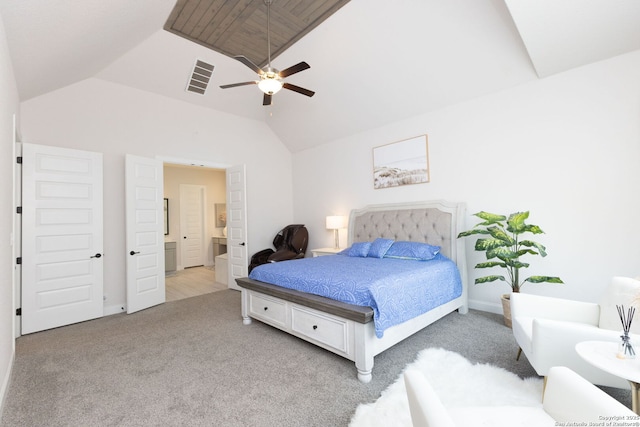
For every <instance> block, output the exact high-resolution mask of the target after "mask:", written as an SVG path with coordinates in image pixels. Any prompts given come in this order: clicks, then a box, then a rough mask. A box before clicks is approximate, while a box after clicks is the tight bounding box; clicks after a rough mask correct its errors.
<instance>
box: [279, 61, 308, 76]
mask: <svg viewBox="0 0 640 427" xmlns="http://www.w3.org/2000/svg"><path fill="white" fill-rule="evenodd" d="M307 68H311V66H310V65H309V64H307V63H306V62H304V61H302V62H300V63H299V64H296V65H293V66H291V67H289V68H287V69H284V70H282V71H280V77H282V78H285V77H287V76H290V75H291V74H295V73H299V72H300V71H304V70H306V69H307Z"/></svg>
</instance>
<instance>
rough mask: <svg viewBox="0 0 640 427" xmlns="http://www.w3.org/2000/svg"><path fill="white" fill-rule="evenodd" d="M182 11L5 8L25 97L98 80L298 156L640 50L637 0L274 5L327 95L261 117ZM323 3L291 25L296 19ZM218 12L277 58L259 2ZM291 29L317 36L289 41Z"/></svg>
mask: <svg viewBox="0 0 640 427" xmlns="http://www.w3.org/2000/svg"><path fill="white" fill-rule="evenodd" d="M189 1H192V0H189ZM180 2H182V0H180V1H179V2H178V3H176V0H135V1H131V0H109V1H104V0H82V1H80V0H29V1H24V0H2V1H0V15H1V17H2V19H3V21H4V26H5V32H6V35H7V40H8V44H9V50H10V54H11V59H12V63H13V66H14V71H15V75H16V80H17V84H18V89H19V92H20V98H21V100H22V101H26V100H29V99H31V98H34V97H37V96H40V95H43V94H45V93H47V92H50V91H54V90H57V89H60V88H63V87H65V86H68V85H71V84H74V83H76V82H79V81H81V80H84V79H88V78H98V79H103V80H106V81H110V82H113V83H117V84H121V85H125V86H129V87H132V88H135V89H138V90H143V91H148V92H152V93H156V94H159V95H162V96H167V97H171V98H174V99H177V100H180V101H184V102H189V103H193V104H196V105H199V106H202V107H206V108H210V109H212V110H219V111H223V112H227V113H230V114H235V115H240V116H243V117H247V118H250V119H254V120H260V121H264V122H266V123H267V124H268V126H270V128H271V129H272V130H273V132H274V133H275V134H277V135H278V136H279V137H280V139H281V140H282V141H283V143H284V144H286V145H287V146H288V147H289V149H290V150H291V151H292V152H296V151H300V150H304V149H307V148H311V147H313V146H315V145H318V144H322V143H326V142H329V141H332V140H336V139H340V138H343V137H346V136H348V135H351V134H354V133H358V132H362V131H364V130H368V129H373V128H375V127H378V126H381V125H384V124H388V123H392V122H397V121H400V120H402V119H404V118H408V117H411V116H415V115H417V114H422V113H426V112H429V111H434V110H438V109H442V108H445V107H447V106H449V105H453V104H455V103H459V102H464V101H466V100H469V99H471V98H475V97H478V96H482V95H485V94H489V93H492V92H496V91H500V90H504V89H507V88H510V87H513V86H516V85H519V84H523V83H526V82H529V81H532V80H535V79H539V78H552V77H553V75H554V74H557V73H561V72H564V71H567V70H570V69H572V68H576V67H580V66H583V65H586V64H589V63H593V62H596V61H600V60H604V59H608V58H611V57H613V56H616V55H620V54H624V53H627V52H631V51H635V50H638V49H640V2H639V1H637V0H613V1H612V0H447V1H441V0H398V1H394V2H391V1H385V0H351V1H348V2H347V1H329V2H325V1H320V0H274V3H273V6H272V17H271V19H272V23H273V24H272V25H273V27H272V37H273V39H274V41H277V43H279V44H281V46H284V47H285V49H284V51H282V52H276V53H278V55H277V58H275V59H274V60H273V62H274V67H276V68H278V69H284V68H286V67H288V66H290V65H293V64H296V63H298V62H300V61H306V62H307V63H309V64H310V65H311V69H309V70H306V71H304V72H302V73H298V74H295V75H293V76H290V77H288V78H287V81H290V82H291V83H293V84H296V85H300V86H302V87H306V88H309V89H312V90H314V91H316V95H315V96H314V97H313V98H308V97H306V96H301V95H300V94H297V93H294V92H291V91H282V92H279V93H277V94H275V95H274V97H273V100H274V102H273V104H272V105H271V106H268V107H264V106H263V105H262V94H261V92H260V91H259V90H258V88H257V87H255V86H245V87H237V88H232V89H226V90H223V89H220V88H219V86H220V85H223V84H228V83H234V82H238V81H246V80H252V79H255V73H254V72H253V71H251V70H250V69H249V68H247V67H246V66H245V65H243V64H241V63H240V62H238V61H236V60H234V59H232V58H230V57H229V56H227V54H222V53H220V49H217V50H214V48H208V47H205V46H203V44H202V43H201V42H194V41H191V40H188V39H187V38H185V37H183V36H178V35H176V34H175V33H174V32H173V31H167V30H166V29H164V28H165V25H169V24H168V20H170V17H171V16H172V12H173V11H175V9H176V8H177V7H178V6H179V5H180ZM325 3H327V4H329V3H332V4H333V6H332V7H333V8H328V9H327V12H326V13H324V14H323V13H317V14H316V15H317V16H316V15H313V16H316V18H317V19H312V18H308V19H307V21H308V23H310V25H308V26H307V27H306V28H304V29H300V27H299V26H296V25H298V24H296V25H294V23H293V21H294V18H293V17H292V16H291V15H292V14H294V15H295V13H303V12H300V11H306V12H304V13H307V14H309V11H310V10H311V9H309V5H316V6H318V5H320V6H321V5H323V4H325ZM206 4H208V6H207V7H205V5H206ZM215 5H219V6H220V8H222V7H229V6H237V7H244V9H243V10H245V15H244V16H245V17H247V16H249V15H247V14H248V11H249V10H250V9H247V8H248V7H253V8H254V9H255V10H254V12H253V18H252V19H245V21H244V22H246V23H243V24H242V25H239V23H238V26H237V29H238V30H239V31H241V32H243V31H244V32H245V33H246V34H253V35H254V37H249V40H248V41H247V40H246V39H245V42H254V43H255V44H256V45H259V44H262V45H263V46H264V49H265V52H266V42H265V41H264V39H265V37H266V36H265V34H264V32H263V31H266V28H263V26H262V25H261V20H262V22H264V17H265V15H264V12H259V10H260V8H259V7H258V6H260V7H265V6H264V4H263V2H262V1H260V0H253V1H251V0H233V1H229V0H227V1H222V0H198V7H200V8H201V9H202V10H205V9H206V10H209V12H211V11H214V10H217V9H215ZM320 6H318V7H320ZM211 8H213V9H211ZM296 10H297V11H299V12H295V11H296ZM196 13H197V12H196ZM309 16H312V15H309ZM297 19H299V20H300V21H301V22H304V18H300V17H298V18H297ZM322 19H324V21H322ZM227 22H228V21H227ZM239 22H240V21H239ZM288 23H291V25H290V27H291V28H289V24H288ZM284 29H294V31H293V32H294V33H296V32H297V31H305V30H309V32H308V34H306V35H304V36H302V37H301V38H296V37H295V36H294V38H292V39H291V40H293V42H292V43H287V42H286V37H285V36H279V35H278V33H282V34H284V33H285V31H284ZM238 46H239V45H238ZM246 49H247V50H246V51H245V52H241V53H242V54H245V55H251V54H252V53H251V52H254V53H253V54H254V55H257V56H255V57H254V58H255V59H254V61H256V62H262V61H263V60H261V59H260V58H259V53H260V49H259V48H258V49H257V50H255V49H254V50H253V51H250V48H249V46H248V45H247V47H246ZM276 49H277V48H276ZM225 53H226V52H225ZM231 53H233V52H229V54H231ZM197 59H200V60H202V61H205V62H207V63H209V64H212V65H213V66H214V70H213V74H212V76H211V82H210V84H209V87H208V89H207V91H206V93H205V94H204V95H198V94H194V93H190V92H187V91H186V90H185V88H186V86H187V81H188V79H189V77H190V75H191V72H192V69H193V65H194V63H195V62H196V60H197ZM272 59H273V58H272ZM424 131H425V132H428V129H425V130H424ZM409 136H410V135H409Z"/></svg>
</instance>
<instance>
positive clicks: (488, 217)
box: [473, 211, 507, 227]
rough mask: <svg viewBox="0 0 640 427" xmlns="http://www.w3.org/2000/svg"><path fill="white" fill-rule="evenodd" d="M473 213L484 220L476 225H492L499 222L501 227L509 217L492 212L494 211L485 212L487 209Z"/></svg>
mask: <svg viewBox="0 0 640 427" xmlns="http://www.w3.org/2000/svg"><path fill="white" fill-rule="evenodd" d="M473 215H474V216H477V217H478V218H480V219H483V220H484V222H481V223H479V224H476V227H477V226H478V225H492V224H498V225H500V226H501V227H503V225H502V221H504V220H506V219H507V217H506V216H504V215H497V214H492V213H489V212H485V211H481V212H478V213H475V214H473Z"/></svg>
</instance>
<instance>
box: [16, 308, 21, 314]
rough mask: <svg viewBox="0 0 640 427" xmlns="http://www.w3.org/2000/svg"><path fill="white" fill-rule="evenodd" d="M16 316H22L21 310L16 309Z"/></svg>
mask: <svg viewBox="0 0 640 427" xmlns="http://www.w3.org/2000/svg"><path fill="white" fill-rule="evenodd" d="M16 316H22V308H16Z"/></svg>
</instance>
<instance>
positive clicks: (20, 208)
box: [16, 206, 22, 214]
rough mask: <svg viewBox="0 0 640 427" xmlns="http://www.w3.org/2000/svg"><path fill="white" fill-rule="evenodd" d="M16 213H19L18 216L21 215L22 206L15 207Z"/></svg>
mask: <svg viewBox="0 0 640 427" xmlns="http://www.w3.org/2000/svg"><path fill="white" fill-rule="evenodd" d="M16 213H19V214H21V213H22V206H17V207H16Z"/></svg>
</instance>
